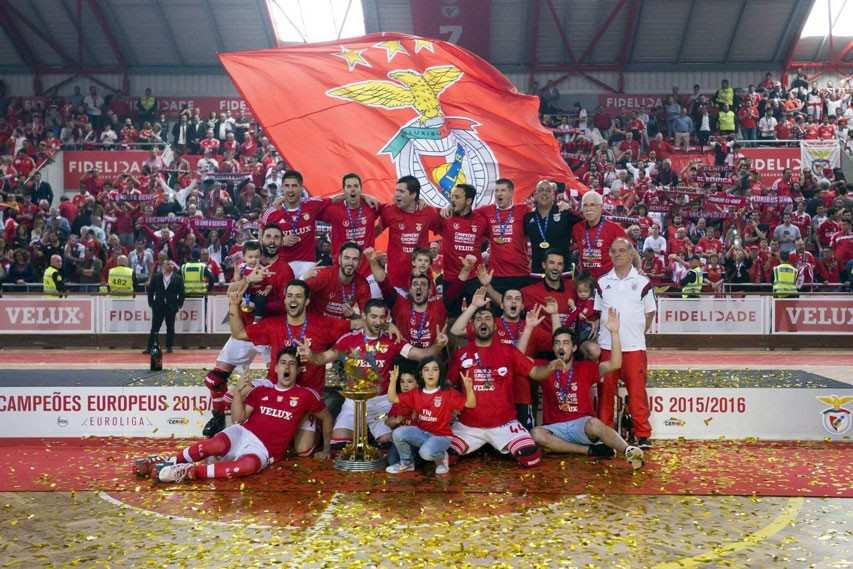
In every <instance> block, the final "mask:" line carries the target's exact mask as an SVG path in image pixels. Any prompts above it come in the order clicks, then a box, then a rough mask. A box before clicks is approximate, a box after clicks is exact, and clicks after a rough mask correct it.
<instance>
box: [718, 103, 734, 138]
mask: <svg viewBox="0 0 853 569" xmlns="http://www.w3.org/2000/svg"><path fill="white" fill-rule="evenodd" d="M717 121H719V123H720V132H734V131H735V114H734V112H733V111H731V110H730V109H729V106H728V105H723V107H722V108H721V109H720V114H719V115H718V116H717Z"/></svg>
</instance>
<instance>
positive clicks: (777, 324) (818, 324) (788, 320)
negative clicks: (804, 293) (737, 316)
mask: <svg viewBox="0 0 853 569" xmlns="http://www.w3.org/2000/svg"><path fill="white" fill-rule="evenodd" d="M773 333H774V334H828V335H838V334H853V297H851V296H835V297H833V296H824V297H814V298H792V299H781V298H779V299H776V300H774V301H773Z"/></svg>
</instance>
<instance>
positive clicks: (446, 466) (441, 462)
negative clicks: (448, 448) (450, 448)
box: [435, 452, 450, 475]
mask: <svg viewBox="0 0 853 569" xmlns="http://www.w3.org/2000/svg"><path fill="white" fill-rule="evenodd" d="M449 472H450V458H449V457H448V456H447V452H445V453H444V454H443V455H442V456H441V458H440V459H438V460H436V461H435V473H436V474H438V475H442V474H447V473H449Z"/></svg>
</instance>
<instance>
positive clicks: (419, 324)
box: [410, 306, 429, 344]
mask: <svg viewBox="0 0 853 569" xmlns="http://www.w3.org/2000/svg"><path fill="white" fill-rule="evenodd" d="M428 312H429V311H425V312H424V313H423V318H420V319H419V318H418V316H417V315H418V312H416V311H415V307H414V306H413V307H412V314H411V319H410V321H411V320H414V321H415V333H414V340H415V342H417V343H418V344H422V343H423V342H421V339H422V338H423V337H424V334H425V333H426V323H427V317H428V316H429V313H428ZM419 320H420V321H419Z"/></svg>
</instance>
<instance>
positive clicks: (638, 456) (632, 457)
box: [625, 446, 645, 470]
mask: <svg viewBox="0 0 853 569" xmlns="http://www.w3.org/2000/svg"><path fill="white" fill-rule="evenodd" d="M625 460H627V461H628V464H630V465H631V468H633V469H634V470H639V469H641V468H642V467H643V464H645V459H644V458H643V449H641V448H640V447H630V446H629V447H628V448H626V449H625Z"/></svg>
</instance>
